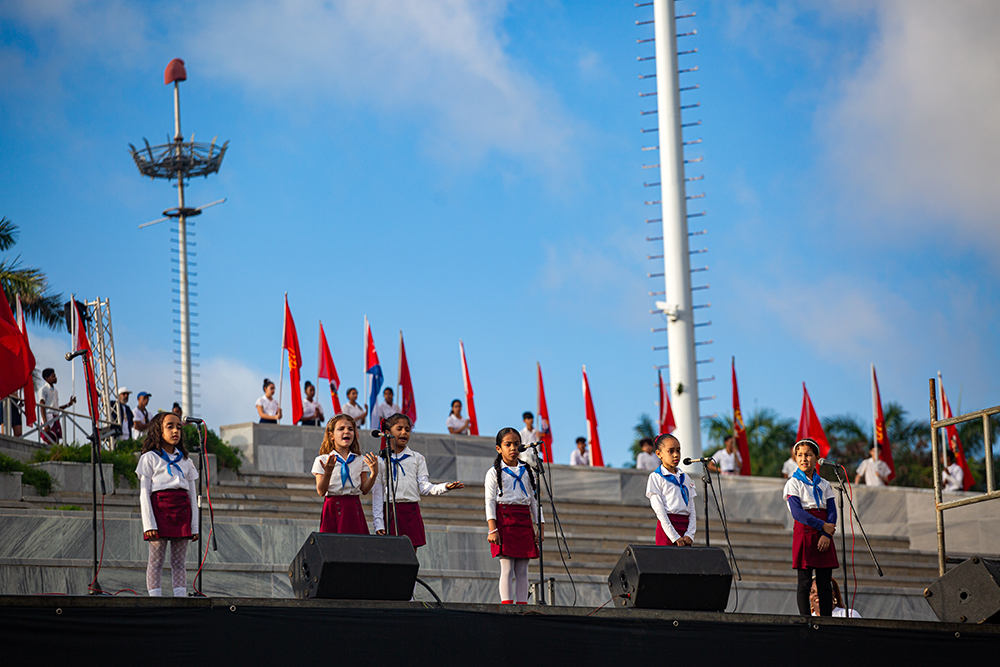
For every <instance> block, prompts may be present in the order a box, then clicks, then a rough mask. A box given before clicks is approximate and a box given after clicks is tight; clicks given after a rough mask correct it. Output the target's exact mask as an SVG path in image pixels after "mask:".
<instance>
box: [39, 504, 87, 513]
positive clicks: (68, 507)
mask: <svg viewBox="0 0 1000 667" xmlns="http://www.w3.org/2000/svg"><path fill="white" fill-rule="evenodd" d="M45 509H47V510H63V511H69V512H82V511H83V508H82V507H80V506H79V505H60V506H59V507H46V508H45Z"/></svg>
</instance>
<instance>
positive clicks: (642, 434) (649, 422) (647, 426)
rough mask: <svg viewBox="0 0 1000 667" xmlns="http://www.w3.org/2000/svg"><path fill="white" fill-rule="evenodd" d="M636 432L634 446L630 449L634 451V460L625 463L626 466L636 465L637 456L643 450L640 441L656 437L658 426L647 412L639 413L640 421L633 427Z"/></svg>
mask: <svg viewBox="0 0 1000 667" xmlns="http://www.w3.org/2000/svg"><path fill="white" fill-rule="evenodd" d="M633 431H634V433H635V439H634V440H633V441H632V446H631V447H630V448H629V451H631V452H632V460H631V461H627V462H626V463H625V465H624V467H625V468H634V467H635V457H637V456H639V452H641V451H642V445H640V444H639V443H640V442H641V441H642V440H643V439H644V438H649V439H650V440H655V439H656V435H657V434H656V426H655V425H654V424H653V419H652V418H651V417H650V416H649V415H647V414H646V413H645V412H644V413H642V414H641V415H639V421H638V422H637V423H636V425H635V429H633Z"/></svg>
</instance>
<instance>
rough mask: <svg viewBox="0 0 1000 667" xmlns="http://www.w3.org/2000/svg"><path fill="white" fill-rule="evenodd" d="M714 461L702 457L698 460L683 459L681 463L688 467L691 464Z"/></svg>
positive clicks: (709, 457) (708, 457)
mask: <svg viewBox="0 0 1000 667" xmlns="http://www.w3.org/2000/svg"><path fill="white" fill-rule="evenodd" d="M714 460H715V459H713V458H712V457H711V456H704V457H702V458H700V459H692V458H687V459H684V460H683V461H681V463H683V464H684V465H686V466H689V465H691V464H692V463H708V462H709V461H714Z"/></svg>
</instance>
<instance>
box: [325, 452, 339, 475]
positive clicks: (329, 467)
mask: <svg viewBox="0 0 1000 667" xmlns="http://www.w3.org/2000/svg"><path fill="white" fill-rule="evenodd" d="M336 467H337V457H336V456H334V455H333V454H330V455H329V456H327V457H326V463H324V464H323V473H324V474H327V475H329V474H330V473H332V472H333V469H334V468H336Z"/></svg>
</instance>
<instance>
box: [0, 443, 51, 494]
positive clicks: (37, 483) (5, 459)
mask: <svg viewBox="0 0 1000 667" xmlns="http://www.w3.org/2000/svg"><path fill="white" fill-rule="evenodd" d="M36 454H37V452H36ZM0 472H22V473H24V474H23V475H22V476H21V482H22V483H24V484H29V485H31V486H33V487H35V490H36V491H38V494H39V495H42V496H47V495H49V494H50V493H52V486H53V484H54V483H55V480H53V479H52V475H50V474H49V473H47V472H45V471H44V470H39V469H38V468H32V467H31V466H29V465H28V464H27V463H22V462H21V461H18V460H17V459H14V458H11V457H9V456H7V455H5V454H0Z"/></svg>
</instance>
